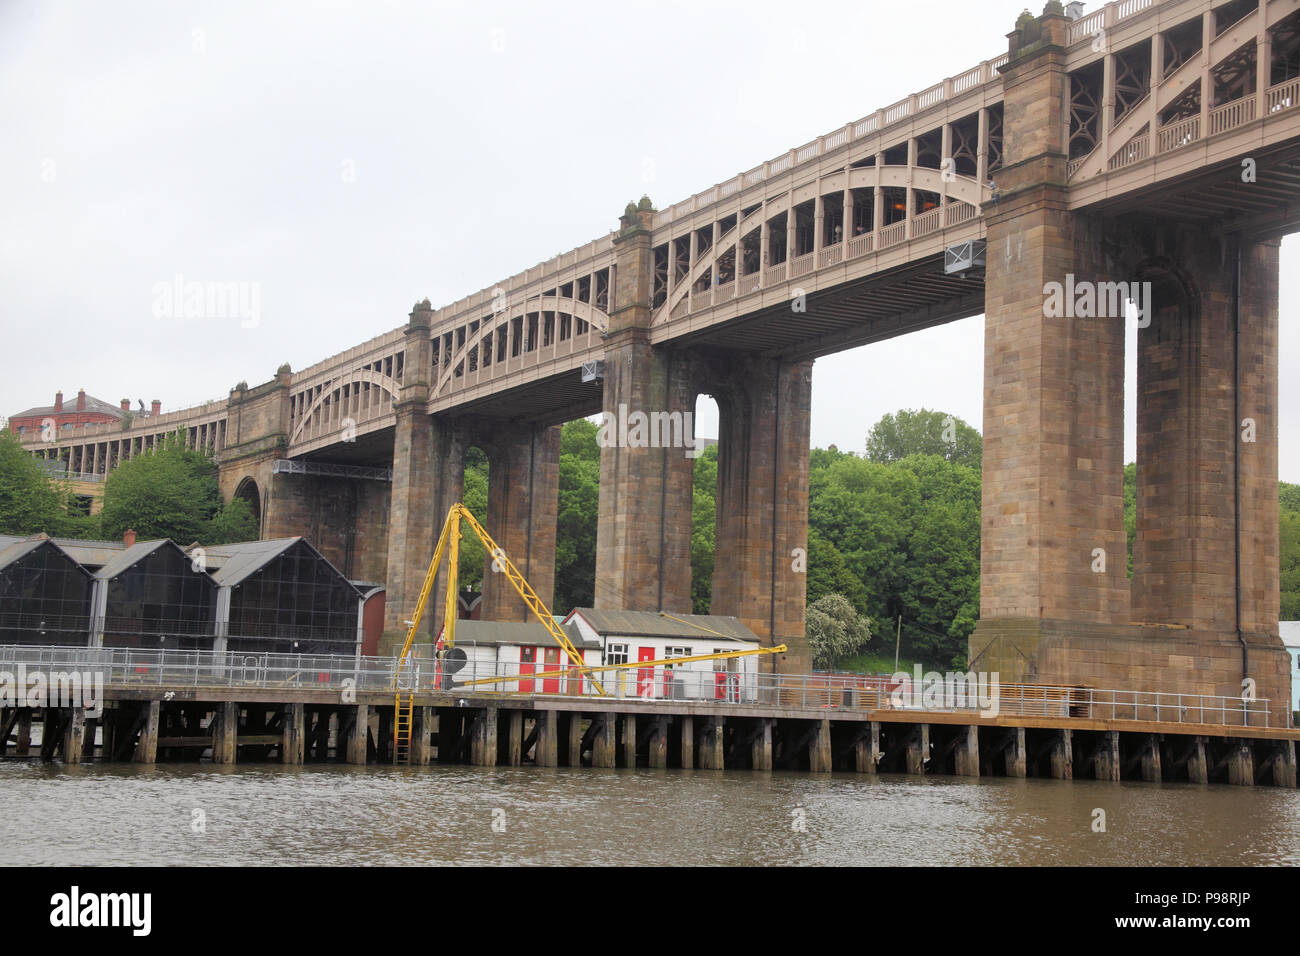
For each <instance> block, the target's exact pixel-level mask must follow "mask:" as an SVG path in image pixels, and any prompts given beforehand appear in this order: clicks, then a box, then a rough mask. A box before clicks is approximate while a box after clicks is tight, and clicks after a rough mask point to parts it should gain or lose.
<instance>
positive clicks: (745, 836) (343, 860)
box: [0, 760, 1300, 866]
mask: <svg viewBox="0 0 1300 956" xmlns="http://www.w3.org/2000/svg"><path fill="white" fill-rule="evenodd" d="M0 796H2V799H3V807H4V810H3V812H2V813H0V864H19V865H72V864H78V865H104V864H108V865H124V864H151V865H159V864H163V865H165V864H190V865H232V864H235V865H273V864H286V863H293V864H468V865H533V864H560V865H563V864H678V865H710V864H727V865H755V864H777V865H788V864H795V865H838V864H916V865H960V864H981V865H995V864H1000V865H1024V864H1056V865H1090V864H1117V865H1139V866H1141V865H1166V866H1188V865H1220V864H1290V865H1295V864H1300V792H1297V791H1294V790H1283V789H1276V788H1272V787H1259V788H1240V787H1229V786H1208V787H1207V786H1193V785H1188V784H1144V783H1109V782H1107V783H1103V782H1098V781H1078V782H1073V783H1065V782H1057V781H1053V780H1011V779H1005V778H987V779H979V780H971V779H965V778H958V777H930V778H916V777H906V776H893V775H882V776H880V777H874V778H873V777H866V776H857V775H851V774H836V775H834V776H812V775H809V774H800V773H750V772H741V771H728V772H725V773H722V772H717V771H698V770H697V771H680V770H591V769H584V770H569V769H543V768H533V767H523V768H480V767H460V766H455V767H437V766H435V767H428V768H406V767H402V768H393V767H349V766H341V765H333V764H320V765H314V766H313V765H307V766H305V767H280V766H273V765H260V766H258V765H244V766H235V767H219V766H212V765H209V764H160V765H157V766H154V767H142V766H135V765H130V764H98V765H96V764H87V765H83V766H80V767H73V768H66V767H63V766H61V765H58V764H48V765H43V764H40V763H37V762H26V761H13V760H10V761H3V762H0ZM1098 809H1100V810H1103V811H1105V827H1106V830H1105V832H1094V826H1095V823H1094V821H1095V820H1099V819H1100V818H1099V817H1098V816H1097V815H1096V813H1095V811H1096V810H1098Z"/></svg>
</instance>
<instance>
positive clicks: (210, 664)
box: [0, 644, 1288, 728]
mask: <svg viewBox="0 0 1300 956" xmlns="http://www.w3.org/2000/svg"><path fill="white" fill-rule="evenodd" d="M457 646H458V647H459V646H462V645H459V644H458V645H457ZM469 647H470V648H471V651H472V650H473V648H472V645H470V646H469ZM493 651H494V652H495V648H493ZM396 665H397V659H396V657H363V656H360V655H356V656H341V655H317V654H265V653H262V654H247V653H240V652H227V653H217V652H210V651H174V650H136V649H131V648H88V647H66V646H65V647H49V646H40V647H37V646H23V645H0V673H4V672H8V673H10V674H13V673H15V672H16V671H17V669H18V668H19V667H20V666H22V667H24V668H25V669H26V671H27V672H28V673H29V674H30V673H32V672H33V671H41V672H44V673H46V674H47V675H50V674H53V673H57V672H59V671H65V672H66V671H74V670H75V671H78V672H82V673H83V674H84V673H91V674H92V675H93V676H92V680H93V679H96V678H102V681H103V684H104V687H105V688H106V689H110V688H111V689H142V688H148V687H158V688H164V689H181V688H196V689H197V688H213V689H216V688H258V689H272V690H274V689H296V690H329V691H339V692H343V691H344V690H355V691H362V692H387V691H391V690H392V689H393V686H394V678H395V675H396V674H397V666H396ZM609 675H610V672H609V671H606V672H603V673H602V674H601V682H602V684H603V685H604V687H605V689H606V691H607V693H608V695H609V696H610V697H613V698H614V699H620V700H627V701H636V702H642V703H645V702H650V703H664V704H669V703H673V702H694V703H697V704H702V703H709V704H735V705H748V706H756V707H772V708H774V709H778V708H779V709H785V710H801V711H809V712H812V713H815V714H818V715H821V716H828V715H831V716H833V714H834V713H835V712H846V713H863V712H867V711H896V712H907V713H916V714H918V715H921V714H944V713H949V714H961V713H965V714H970V715H971V716H984V717H995V716H996V717H1048V718H1073V719H1078V720H1132V721H1144V722H1153V723H1154V722H1159V723H1170V724H1186V725H1188V726H1189V727H1191V726H1197V725H1202V726H1205V725H1208V726H1221V727H1278V728H1286V727H1287V726H1288V721H1287V717H1286V714H1285V712H1284V711H1283V712H1282V713H1280V714H1279V713H1275V712H1274V711H1273V710H1272V709H1271V708H1270V702H1269V701H1268V700H1266V699H1256V700H1244V699H1242V698H1239V697H1224V696H1210V695H1204V694H1174V693H1160V692H1155V691H1134V690H1110V689H1097V688H1092V687H1066V686H1055V685H1047V684H1014V683H1005V684H1004V683H996V684H993V683H990V682H988V681H987V680H984V675H980V677H981V679H980V680H966V679H964V678H963V677H962V675H956V679H950V680H949V679H945V680H942V681H929V680H927V681H924V682H917V681H914V680H911V679H910V678H908V679H905V680H899V679H896V678H895V677H892V676H880V675H876V676H868V675H859V674H827V673H821V674H763V673H757V672H755V671H753V670H739V671H732V670H714V669H712V662H707V661H706V662H702V664H701V665H699V666H692V665H689V664H687V665H680V666H676V667H655V668H636V667H626V668H617V669H614V670H613V671H612V679H611V677H610V676H609ZM946 676H951V675H946ZM492 678H507V680H504V681H502V682H500V683H497V684H488V685H483V684H481V683H480V684H479V685H478V686H474V687H468V686H466V685H467V684H468V683H469V682H471V681H479V682H482V681H486V680H489V679H492ZM399 682H400V687H401V689H402V690H403V691H414V692H415V693H420V694H441V693H445V694H448V695H455V696H457V697H465V696H471V695H472V696H474V697H483V696H525V697H559V698H564V697H568V698H573V697H580V696H581V697H592V696H593V694H592V687H591V680H590V677H589V676H584V675H583V674H581V673H579V671H578V670H577V668H574V667H571V666H569V665H567V664H565V665H547V664H541V663H539V664H523V665H521V664H519V663H513V662H498V661H484V660H481V659H480V660H475V659H474V658H473V656H472V655H471V656H470V659H469V660H467V661H465V662H464V666H463V667H462V668H461V669H459V670H457V671H456V672H455V673H454V674H451V673H447V672H445V671H444V670H443V667H442V664H441V663H440V662H438V661H436V660H431V659H428V658H415V659H411V660H408V662H407V664H406V665H405V666H404V667H403V668H402V669H401V675H400V678H399ZM494 688H498V689H494ZM20 691H21V689H20Z"/></svg>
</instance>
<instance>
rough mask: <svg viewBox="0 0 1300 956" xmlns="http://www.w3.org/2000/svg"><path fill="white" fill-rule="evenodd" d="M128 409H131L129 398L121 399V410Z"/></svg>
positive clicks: (127, 410)
mask: <svg viewBox="0 0 1300 956" xmlns="http://www.w3.org/2000/svg"><path fill="white" fill-rule="evenodd" d="M130 410H131V399H129V398H124V399H122V411H124V412H129V411H130Z"/></svg>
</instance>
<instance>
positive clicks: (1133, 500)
mask: <svg viewBox="0 0 1300 956" xmlns="http://www.w3.org/2000/svg"><path fill="white" fill-rule="evenodd" d="M1124 532H1125V533H1126V534H1127V535H1128V576H1129V577H1130V578H1132V577H1133V545H1134V542H1136V541H1137V465H1136V464H1134V463H1133V462H1129V463H1128V464H1127V465H1125V466H1124Z"/></svg>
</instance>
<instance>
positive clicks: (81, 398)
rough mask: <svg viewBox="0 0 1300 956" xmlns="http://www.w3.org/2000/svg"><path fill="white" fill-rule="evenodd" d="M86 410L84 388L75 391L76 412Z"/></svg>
mask: <svg viewBox="0 0 1300 956" xmlns="http://www.w3.org/2000/svg"><path fill="white" fill-rule="evenodd" d="M85 410H86V390H85V389H84V388H82V389H78V390H77V411H79V412H84V411H85Z"/></svg>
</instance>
